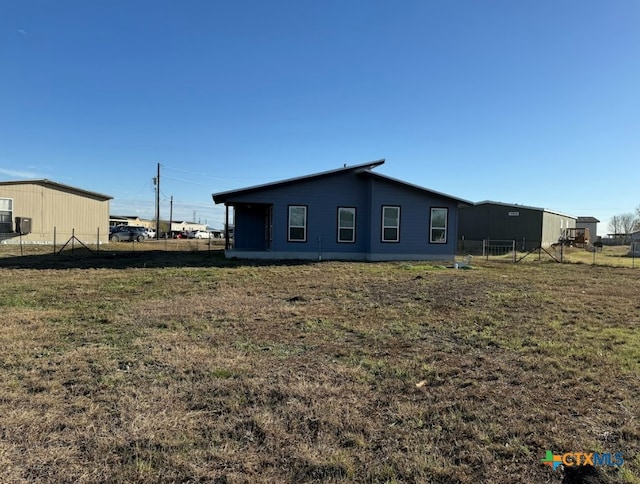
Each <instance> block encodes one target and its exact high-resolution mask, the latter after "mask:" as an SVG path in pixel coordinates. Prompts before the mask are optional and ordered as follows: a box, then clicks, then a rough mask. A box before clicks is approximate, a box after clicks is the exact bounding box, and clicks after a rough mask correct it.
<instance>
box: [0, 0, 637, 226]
mask: <svg viewBox="0 0 640 484" xmlns="http://www.w3.org/2000/svg"><path fill="white" fill-rule="evenodd" d="M0 68H1V70H2V72H1V75H0V179H3V180H14V179H31V178H48V179H51V180H54V181H57V182H60V183H65V184H69V185H73V186H77V187H80V188H84V189H86V190H92V191H96V192H100V193H104V194H107V195H111V196H112V197H114V199H113V200H112V201H111V212H112V214H119V215H134V214H138V215H140V216H149V217H151V216H153V213H154V188H153V183H152V178H153V177H154V176H155V174H156V167H157V163H160V164H161V186H160V194H161V215H162V216H163V217H165V218H168V215H169V198H170V197H171V196H173V199H174V219H186V220H190V219H192V218H193V214H194V213H195V218H196V220H199V221H201V222H203V223H204V222H205V221H206V222H207V223H208V224H209V225H211V226H214V227H221V226H222V223H223V218H224V215H223V214H224V209H223V208H222V207H221V206H214V205H213V202H212V199H211V193H213V192H218V191H225V190H230V189H234V188H241V187H245V186H250V185H255V184H260V183H266V182H270V181H276V180H279V179H282V178H289V177H294V176H301V175H306V174H310V173H315V172H320V171H325V170H330V169H334V168H338V167H341V166H342V165H343V164H345V163H346V164H358V163H363V162H367V161H371V160H377V159H381V158H385V159H386V163H385V164H384V165H383V166H381V167H379V168H378V169H377V171H379V172H380V173H383V174H385V175H388V176H392V177H394V178H399V179H402V180H405V181H408V182H411V183H414V184H417V185H421V186H424V187H427V188H431V189H434V190H436V191H440V192H445V193H449V194H451V195H454V196H456V197H460V198H463V199H467V200H471V201H482V200H495V201H500V202H505V203H519V204H523V205H532V206H538V207H545V208H548V209H551V210H556V211H560V212H564V213H568V214H570V215H575V216H578V215H591V216H595V217H597V218H599V219H600V220H601V221H602V222H603V223H601V224H600V227H599V232H600V233H606V231H607V228H606V225H607V222H608V219H609V218H610V217H611V216H612V215H615V214H620V213H625V212H632V211H634V209H635V208H636V207H638V206H639V205H640V191H639V190H638V181H639V180H640V155H639V154H640V2H638V1H637V0H616V1H613V2H603V1H592V0H580V1H576V0H567V1H557V0H536V1H526V0H524V1H513V0H502V1H497V0H473V1H472V0H446V1H445V0H437V1H436V0H433V1H427V0H424V1H398V0H394V1H391V0H390V1H376V0H368V1H361V0H349V1H344V0H340V1H334V0H323V1H307V0H290V1H277V0H273V1H270V2H265V1H247V0H239V1H227V2H222V1H215V0H207V1H199V0H198V1H196V0H186V1H164V0H153V1H147V0H109V1H107V0H102V1H101V0H48V1H34V0H20V1H17V0H0Z"/></svg>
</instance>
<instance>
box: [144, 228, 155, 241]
mask: <svg viewBox="0 0 640 484" xmlns="http://www.w3.org/2000/svg"><path fill="white" fill-rule="evenodd" d="M146 232H147V238H148V239H155V238H156V231H155V230H154V229H146Z"/></svg>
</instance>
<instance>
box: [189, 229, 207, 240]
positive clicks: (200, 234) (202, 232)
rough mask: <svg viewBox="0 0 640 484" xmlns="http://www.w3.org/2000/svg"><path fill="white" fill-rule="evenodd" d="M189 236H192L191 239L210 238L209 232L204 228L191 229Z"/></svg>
mask: <svg viewBox="0 0 640 484" xmlns="http://www.w3.org/2000/svg"><path fill="white" fill-rule="evenodd" d="M189 238H193V239H210V238H211V232H208V231H206V230H194V231H193V236H191V237H189Z"/></svg>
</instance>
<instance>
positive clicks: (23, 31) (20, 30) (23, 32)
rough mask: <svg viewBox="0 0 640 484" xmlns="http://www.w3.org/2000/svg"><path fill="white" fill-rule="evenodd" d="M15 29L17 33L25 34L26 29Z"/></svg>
mask: <svg viewBox="0 0 640 484" xmlns="http://www.w3.org/2000/svg"><path fill="white" fill-rule="evenodd" d="M17 31H18V33H19V34H22V35H27V31H26V30H22V29H17Z"/></svg>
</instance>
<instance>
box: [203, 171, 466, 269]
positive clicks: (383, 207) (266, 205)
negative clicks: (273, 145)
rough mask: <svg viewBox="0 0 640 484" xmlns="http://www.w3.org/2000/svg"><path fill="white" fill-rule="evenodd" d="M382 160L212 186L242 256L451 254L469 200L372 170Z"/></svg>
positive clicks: (232, 253)
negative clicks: (244, 184)
mask: <svg viewBox="0 0 640 484" xmlns="http://www.w3.org/2000/svg"><path fill="white" fill-rule="evenodd" d="M383 163H384V160H379V161H374V162H370V163H364V164H360V165H354V166H346V165H345V166H344V168H340V169H337V170H331V171H325V172H322V173H316V174H312V175H308V176H303V177H299V178H291V179H287V180H282V181H278V182H274V183H268V184H265V185H258V186H253V187H248V188H242V189H239V190H232V191H227V192H221V193H214V194H213V200H214V202H215V203H217V204H218V203H224V204H225V207H226V221H227V224H226V225H227V226H229V225H231V224H230V223H229V207H233V216H234V221H233V225H234V235H233V246H232V245H231V240H230V237H226V239H227V245H226V247H225V249H226V250H225V255H226V256H227V257H237V258H244V259H313V260H322V259H342V260H367V261H382V260H452V259H453V258H454V255H455V251H456V238H457V225H458V207H459V206H460V205H467V204H470V202H467V201H465V200H461V199H459V198H455V197H452V196H450V195H445V194H443V193H438V192H435V191H433V190H428V189H426V188H423V187H419V186H417V185H413V184H410V183H406V182H403V181H400V180H396V179H394V178H390V177H388V176H384V175H381V174H379V173H375V172H373V171H372V170H373V169H374V168H376V167H377V166H380V165H382V164H383Z"/></svg>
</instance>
